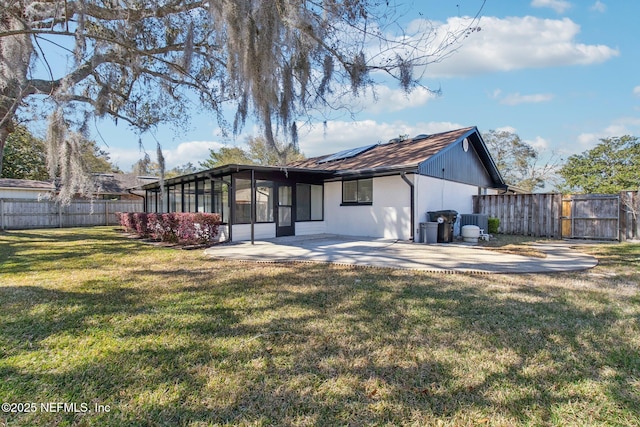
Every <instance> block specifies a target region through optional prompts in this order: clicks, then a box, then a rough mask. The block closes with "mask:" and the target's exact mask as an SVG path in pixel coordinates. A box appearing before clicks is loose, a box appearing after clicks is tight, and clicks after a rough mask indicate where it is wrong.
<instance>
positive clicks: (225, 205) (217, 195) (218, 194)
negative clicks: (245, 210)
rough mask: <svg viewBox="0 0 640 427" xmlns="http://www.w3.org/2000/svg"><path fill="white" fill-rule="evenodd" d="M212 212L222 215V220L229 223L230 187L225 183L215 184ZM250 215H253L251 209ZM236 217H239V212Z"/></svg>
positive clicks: (215, 182)
mask: <svg viewBox="0 0 640 427" xmlns="http://www.w3.org/2000/svg"><path fill="white" fill-rule="evenodd" d="M207 206H208V205H207ZM248 206H251V205H248ZM236 207H237V199H236ZM212 212H214V213H217V214H220V219H221V220H222V222H228V221H229V186H228V185H227V184H226V183H224V182H220V181H214V182H213V209H212ZM250 214H251V209H249V215H250ZM236 217H238V212H237V211H236Z"/></svg>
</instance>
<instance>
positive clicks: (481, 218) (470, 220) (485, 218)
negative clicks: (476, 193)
mask: <svg viewBox="0 0 640 427" xmlns="http://www.w3.org/2000/svg"><path fill="white" fill-rule="evenodd" d="M465 225H477V226H478V227H480V229H481V230H484V232H485V233H488V232H489V215H485V214H461V215H460V229H461V230H462V227H464V226H465Z"/></svg>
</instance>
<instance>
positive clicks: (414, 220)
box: [400, 172, 416, 241]
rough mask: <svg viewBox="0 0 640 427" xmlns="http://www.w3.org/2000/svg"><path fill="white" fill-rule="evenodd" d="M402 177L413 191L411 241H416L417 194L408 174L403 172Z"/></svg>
mask: <svg viewBox="0 0 640 427" xmlns="http://www.w3.org/2000/svg"><path fill="white" fill-rule="evenodd" d="M400 177H401V178H402V180H403V181H404V182H406V183H407V184H408V185H409V188H410V190H411V234H410V236H411V239H410V240H411V241H414V240H415V239H414V236H415V226H416V219H415V215H416V213H415V204H416V202H415V197H416V196H415V194H414V187H415V186H414V184H413V182H411V180H409V178H407V173H406V172H401V173H400Z"/></svg>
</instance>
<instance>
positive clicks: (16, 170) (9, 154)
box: [2, 126, 120, 180]
mask: <svg viewBox="0 0 640 427" xmlns="http://www.w3.org/2000/svg"><path fill="white" fill-rule="evenodd" d="M79 149H80V158H81V160H82V162H83V167H84V169H85V170H86V171H87V172H90V173H105V172H107V173H108V172H119V171H120V170H119V169H118V167H117V166H115V165H113V164H112V163H111V162H110V159H109V154H108V153H107V152H105V151H104V150H101V149H100V148H99V147H98V146H97V144H96V143H95V141H92V140H89V139H82V140H80V141H79ZM45 153H46V148H45V143H44V140H42V139H41V138H37V137H36V136H34V135H33V134H32V133H31V132H29V130H28V129H27V128H26V127H25V126H17V127H16V129H15V131H14V132H13V133H11V135H9V137H8V138H7V143H6V147H5V157H4V166H5V167H4V168H3V169H2V178H15V179H35V180H48V179H51V178H57V177H58V176H57V174H56V173H55V172H56V171H54V174H53V176H52V175H51V174H50V172H49V170H48V169H47V159H46V155H45Z"/></svg>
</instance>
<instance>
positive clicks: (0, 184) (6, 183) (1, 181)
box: [0, 178, 55, 191]
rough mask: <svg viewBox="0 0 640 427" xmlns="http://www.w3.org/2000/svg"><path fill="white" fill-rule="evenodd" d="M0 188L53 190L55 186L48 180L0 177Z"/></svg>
mask: <svg viewBox="0 0 640 427" xmlns="http://www.w3.org/2000/svg"><path fill="white" fill-rule="evenodd" d="M0 188H15V189H21V190H38V191H53V190H55V187H54V185H53V183H52V182H50V181H34V180H31V179H13V178H0Z"/></svg>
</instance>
